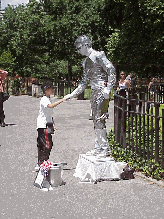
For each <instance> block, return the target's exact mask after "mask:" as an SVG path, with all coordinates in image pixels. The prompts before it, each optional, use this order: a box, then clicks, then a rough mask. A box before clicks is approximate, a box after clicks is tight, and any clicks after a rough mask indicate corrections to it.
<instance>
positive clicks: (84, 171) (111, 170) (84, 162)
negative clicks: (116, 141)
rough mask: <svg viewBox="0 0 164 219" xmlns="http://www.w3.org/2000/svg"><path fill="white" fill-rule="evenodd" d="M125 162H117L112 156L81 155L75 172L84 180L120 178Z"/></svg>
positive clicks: (76, 175) (75, 174)
mask: <svg viewBox="0 0 164 219" xmlns="http://www.w3.org/2000/svg"><path fill="white" fill-rule="evenodd" d="M126 165H127V163H125V162H117V161H115V160H114V159H111V158H110V157H106V158H101V159H97V158H96V157H95V156H86V155H85V154H80V155H79V160H78V163H77V166H76V170H75V173H74V176H75V177H78V178H80V180H81V181H82V182H94V181H96V180H98V179H103V180H105V179H106V180H112V179H120V174H121V173H122V172H123V168H124V167H125V166H126Z"/></svg>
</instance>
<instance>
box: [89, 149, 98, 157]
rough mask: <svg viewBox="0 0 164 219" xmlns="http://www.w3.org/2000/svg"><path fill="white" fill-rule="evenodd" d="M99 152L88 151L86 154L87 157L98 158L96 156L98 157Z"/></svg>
mask: <svg viewBox="0 0 164 219" xmlns="http://www.w3.org/2000/svg"><path fill="white" fill-rule="evenodd" d="M98 153H99V152H98V151H97V150H96V149H93V150H91V151H88V152H87V153H86V155H87V156H96V155H98Z"/></svg>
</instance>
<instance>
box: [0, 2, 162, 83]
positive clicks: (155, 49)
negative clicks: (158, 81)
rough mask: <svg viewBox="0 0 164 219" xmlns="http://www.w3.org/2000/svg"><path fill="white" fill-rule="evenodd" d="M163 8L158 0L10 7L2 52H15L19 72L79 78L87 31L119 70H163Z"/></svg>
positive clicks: (3, 29) (1, 29)
mask: <svg viewBox="0 0 164 219" xmlns="http://www.w3.org/2000/svg"><path fill="white" fill-rule="evenodd" d="M163 8H164V3H162V1H159V0H156V1H155V0H149V1H148V0H81V1H78V0H55V1H54V0H40V2H37V1H36V0H31V1H30V2H29V3H28V4H27V5H26V6H25V5H19V6H18V7H14V6H9V7H8V8H6V9H5V13H4V16H3V20H2V23H1V24H0V32H1V34H0V41H1V42H2V43H1V45H0V51H1V53H2V51H10V53H11V55H12V57H14V63H15V65H14V66H13V70H12V71H17V72H18V73H19V75H20V76H33V77H38V78H42V77H51V78H57V77H64V78H67V79H71V78H76V77H77V78H79V77H80V74H81V72H82V70H81V67H78V66H79V65H80V62H81V61H82V59H83V58H82V57H81V56H79V55H78V54H77V53H76V51H75V47H74V41H75V40H76V38H77V37H78V36H79V35H82V34H87V35H88V36H89V37H90V38H91V40H92V44H93V47H94V48H95V49H97V50H104V51H105V52H108V57H109V58H110V59H111V60H112V62H113V63H115V64H116V65H117V69H118V70H122V69H123V70H127V71H130V70H134V71H136V72H137V73H138V74H140V75H142V74H144V75H145V74H147V75H148V74H151V75H152V74H160V73H161V74H162V72H163V63H164V62H163V61H164V60H163V35H164V34H163V27H162V21H163V11H164V10H163ZM75 69H77V72H75Z"/></svg>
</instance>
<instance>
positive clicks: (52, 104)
mask: <svg viewBox="0 0 164 219" xmlns="http://www.w3.org/2000/svg"><path fill="white" fill-rule="evenodd" d="M64 101H66V100H65V99H64V98H63V99H61V100H59V101H57V102H55V103H51V104H48V105H47V106H48V107H49V108H54V107H56V106H57V105H59V104H60V103H62V102H64Z"/></svg>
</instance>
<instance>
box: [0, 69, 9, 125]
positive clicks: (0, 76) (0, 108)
mask: <svg viewBox="0 0 164 219" xmlns="http://www.w3.org/2000/svg"><path fill="white" fill-rule="evenodd" d="M7 74H8V72H7V71H4V70H2V69H0V126H1V127H5V121H4V120H5V114H4V110H3V102H4V99H3V92H4V88H3V80H4V79H5V77H6V75H7Z"/></svg>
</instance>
